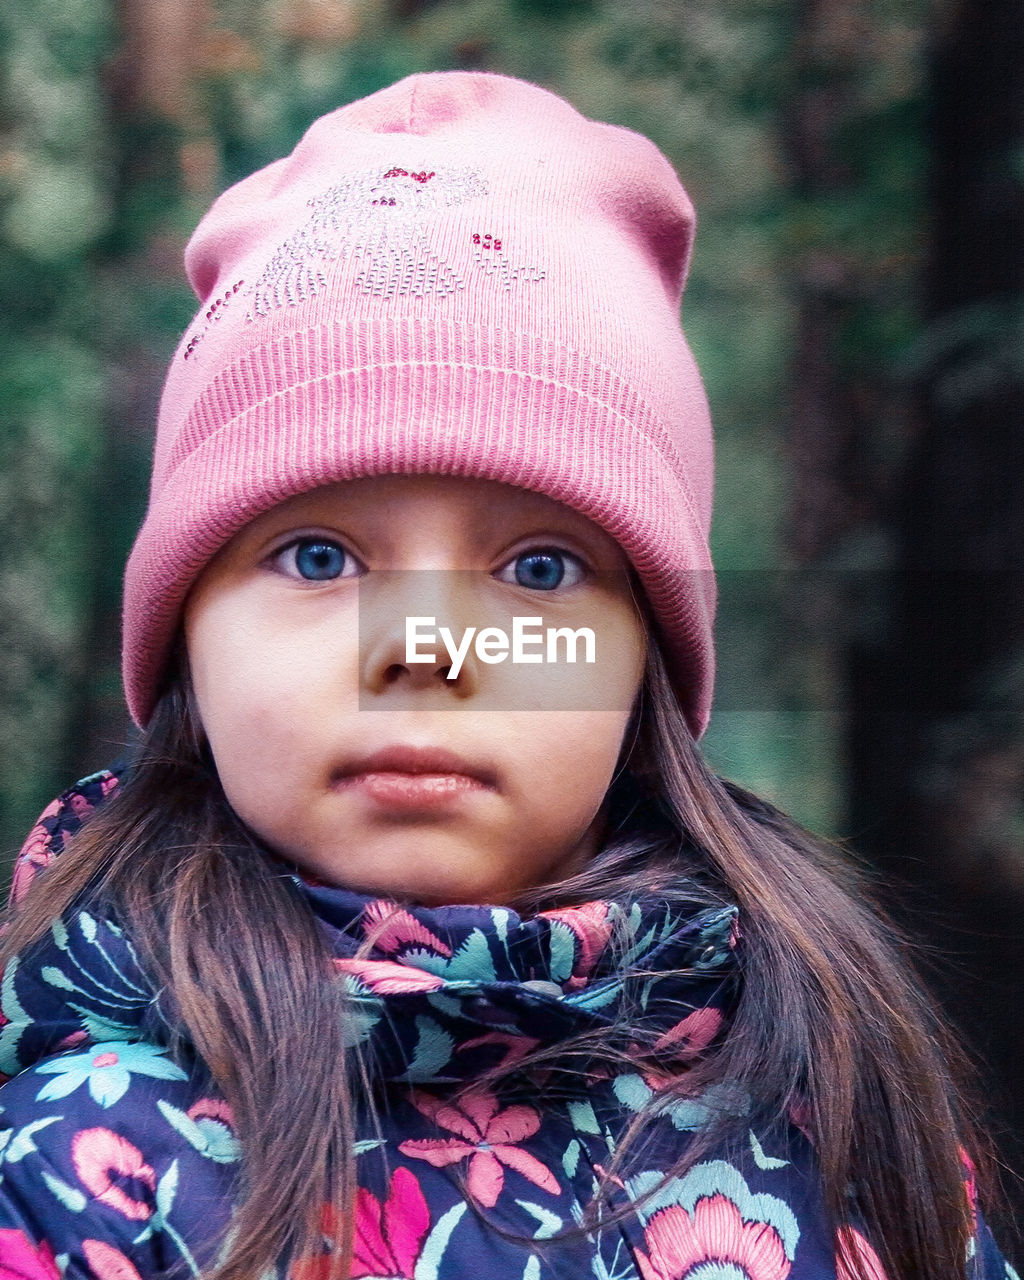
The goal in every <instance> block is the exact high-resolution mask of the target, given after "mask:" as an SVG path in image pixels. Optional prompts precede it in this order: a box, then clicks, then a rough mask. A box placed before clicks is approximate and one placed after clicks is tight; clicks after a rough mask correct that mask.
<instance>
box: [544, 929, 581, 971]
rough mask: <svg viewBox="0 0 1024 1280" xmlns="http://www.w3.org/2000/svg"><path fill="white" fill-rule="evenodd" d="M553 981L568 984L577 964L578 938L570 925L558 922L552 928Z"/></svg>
mask: <svg viewBox="0 0 1024 1280" xmlns="http://www.w3.org/2000/svg"><path fill="white" fill-rule="evenodd" d="M550 937H551V979H552V981H553V982H566V981H568V979H569V978H571V977H572V966H573V964H574V963H575V962H576V938H575V935H574V934H573V931H572V930H571V929H570V928H569V926H568V925H566V924H563V923H562V921H561V920H556V921H554V923H553V924H552V926H551V935H550Z"/></svg>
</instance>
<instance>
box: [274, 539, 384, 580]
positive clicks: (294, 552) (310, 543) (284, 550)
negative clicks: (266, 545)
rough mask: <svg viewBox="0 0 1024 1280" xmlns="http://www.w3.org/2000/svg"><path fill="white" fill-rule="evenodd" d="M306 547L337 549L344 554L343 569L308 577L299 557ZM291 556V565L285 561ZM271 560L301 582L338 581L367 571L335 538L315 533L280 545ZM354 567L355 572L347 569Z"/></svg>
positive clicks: (287, 574)
mask: <svg viewBox="0 0 1024 1280" xmlns="http://www.w3.org/2000/svg"><path fill="white" fill-rule="evenodd" d="M304 547H316V548H320V549H322V550H330V551H337V552H338V553H339V554H340V555H341V556H342V568H341V571H340V572H338V573H336V574H334V575H333V576H324V577H315V576H310V577H307V576H306V575H305V574H304V573H300V572H299V567H298V563H297V557H298V555H299V552H300V551H301V550H302V548H304ZM289 555H290V556H291V560H292V562H291V565H290V566H288V565H286V563H285V560H286V557H288V556H289ZM270 558H271V561H272V562H273V563H274V564H275V565H276V567H277V568H278V569H280V570H281V572H282V573H284V574H285V575H286V576H287V577H289V578H294V579H296V580H298V581H300V582H337V581H338V580H339V579H340V578H355V577H359V576H360V575H361V574H362V573H365V569H364V568H363V566H362V565H361V564H360V563H359V561H358V560H357V559H356V557H355V556H354V555H353V554H352V552H351V551H349V550H348V549H347V548H346V547H344V546H343V545H342V544H341V543H340V542H338V541H337V540H336V539H334V538H317V537H315V536H313V535H310V536H307V537H304V538H295V539H294V540H293V541H291V542H289V543H287V544H286V545H285V546H283V547H279V548H278V550H277V551H275V552H274V553H273V555H272V556H271V557H270ZM349 568H352V569H354V570H355V572H352V573H348V572H346V570H347V569H349Z"/></svg>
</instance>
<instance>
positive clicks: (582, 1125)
mask: <svg viewBox="0 0 1024 1280" xmlns="http://www.w3.org/2000/svg"><path fill="white" fill-rule="evenodd" d="M567 1105H568V1109H569V1119H570V1120H571V1121H572V1127H573V1128H574V1129H575V1130H576V1132H577V1133H594V1134H599V1133H600V1132H601V1126H600V1125H599V1124H598V1122H597V1116H596V1115H595V1113H594V1108H593V1107H592V1106H591V1104H590V1103H589V1102H588V1101H587V1100H586V1099H584V1100H583V1101H582V1102H570V1103H568V1104H567Z"/></svg>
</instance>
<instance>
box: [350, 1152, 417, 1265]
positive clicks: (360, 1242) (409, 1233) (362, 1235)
mask: <svg viewBox="0 0 1024 1280" xmlns="http://www.w3.org/2000/svg"><path fill="white" fill-rule="evenodd" d="M429 1226H430V1211H429V1210H428V1209H427V1202H426V1200H425V1199H424V1198H423V1192H422V1191H421V1190H420V1185H419V1183H418V1182H417V1181H416V1179H415V1177H414V1176H413V1175H412V1173H410V1172H409V1170H408V1169H396V1170H395V1172H394V1174H393V1175H392V1178H391V1186H390V1188H389V1190H388V1197H387V1199H386V1200H385V1201H384V1203H383V1204H381V1202H380V1201H379V1200H378V1199H377V1197H376V1196H374V1195H373V1194H372V1193H371V1192H369V1191H367V1190H366V1189H365V1188H360V1190H359V1193H358V1195H357V1197H356V1232H355V1237H356V1238H355V1250H354V1254H353V1258H352V1280H361V1277H364V1276H392V1277H398V1276H401V1277H402V1278H403V1280H412V1276H413V1273H414V1271H415V1268H416V1260H417V1258H418V1256H419V1251H420V1249H421V1247H422V1245H423V1238H424V1236H425V1235H426V1234H427V1228H428V1227H429Z"/></svg>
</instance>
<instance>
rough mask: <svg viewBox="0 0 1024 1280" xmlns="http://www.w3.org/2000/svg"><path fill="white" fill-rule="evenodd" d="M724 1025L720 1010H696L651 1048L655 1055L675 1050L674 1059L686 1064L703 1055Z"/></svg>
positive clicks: (669, 1030)
mask: <svg viewBox="0 0 1024 1280" xmlns="http://www.w3.org/2000/svg"><path fill="white" fill-rule="evenodd" d="M721 1025H722V1014H721V1012H720V1010H718V1009H694V1011H693V1013H690V1014H687V1016H686V1017H685V1018H683V1020H682V1021H681V1022H677V1023H676V1025H675V1026H674V1027H669V1029H668V1030H667V1031H666V1032H665V1033H664V1034H663V1035H660V1036H659V1037H658V1038H657V1040H655V1042H654V1044H653V1045H652V1046H651V1048H652V1049H653V1050H654V1052H655V1053H662V1052H664V1051H665V1050H667V1049H674V1050H675V1052H674V1054H673V1057H675V1058H678V1059H680V1060H681V1061H683V1062H685V1061H687V1060H688V1059H690V1058H695V1057H697V1055H698V1054H700V1053H703V1052H704V1050H705V1049H706V1048H707V1047H708V1045H709V1044H710V1043H711V1041H712V1040H714V1038H715V1036H716V1035H717V1034H718V1029H719V1027H720V1026H721Z"/></svg>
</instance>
